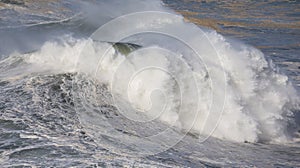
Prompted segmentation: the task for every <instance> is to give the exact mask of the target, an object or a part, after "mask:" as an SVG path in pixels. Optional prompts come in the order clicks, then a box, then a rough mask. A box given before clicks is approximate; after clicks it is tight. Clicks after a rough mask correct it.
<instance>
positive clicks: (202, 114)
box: [26, 17, 299, 142]
mask: <svg viewBox="0 0 300 168" xmlns="http://www.w3.org/2000/svg"><path fill="white" fill-rule="evenodd" d="M178 19H179V20H176V21H174V22H172V23H170V24H174V25H175V26H174V25H173V26H171V27H169V25H168V24H169V21H170V20H168V23H166V25H165V26H162V27H157V25H156V24H155V23H153V22H151V20H149V21H147V20H145V21H144V22H142V23H143V25H144V26H141V22H138V23H139V24H137V25H134V24H131V25H130V26H131V27H134V26H136V28H137V29H145V27H146V28H149V27H153V28H154V29H155V30H164V31H166V30H168V29H169V28H171V30H170V31H171V32H182V36H185V37H186V38H188V39H189V42H194V41H200V42H201V43H193V44H192V47H195V48H197V47H198V49H200V50H201V58H202V60H204V61H203V62H202V63H199V64H195V65H191V64H193V61H191V60H190V59H189V58H190V57H191V55H189V54H186V53H188V52H187V51H186V49H178V48H173V49H174V50H173V51H172V52H166V50H163V49H161V48H160V47H158V46H152V47H150V48H145V50H143V49H141V50H138V51H136V52H133V53H132V54H131V55H129V56H127V57H126V56H124V55H121V54H118V53H117V52H116V51H115V50H114V49H113V48H112V47H111V45H110V44H108V43H99V42H93V40H91V39H79V40H74V39H70V38H67V40H66V41H71V42H66V43H64V44H61V43H55V42H48V43H46V44H45V45H44V46H43V47H42V48H41V50H40V51H38V52H34V53H31V54H28V56H27V59H26V61H27V62H28V63H31V64H34V65H35V66H38V67H40V68H41V67H42V68H43V69H44V70H45V69H48V70H49V69H52V70H55V72H57V71H59V72H80V73H85V74H88V75H89V76H91V77H93V78H95V79H96V80H98V82H102V83H106V84H108V85H109V86H110V89H111V91H112V92H113V93H114V95H118V97H120V98H122V99H124V100H127V102H129V103H130V104H131V105H132V108H133V109H135V110H138V111H140V112H143V113H145V114H148V115H149V117H150V118H156V117H159V118H160V119H161V120H162V121H163V122H166V123H169V124H170V125H175V126H177V127H180V128H182V129H185V130H189V129H191V131H193V132H196V133H199V134H203V135H209V134H211V132H212V131H213V133H212V136H214V137H217V138H221V139H227V140H232V141H238V142H243V141H249V142H257V141H272V142H274V141H275V142H285V141H287V140H290V139H291V138H292V135H291V134H288V132H287V127H288V125H289V124H292V123H293V112H292V110H293V109H294V108H297V105H298V102H299V100H298V99H299V98H298V95H297V92H296V90H295V89H294V88H293V86H292V84H291V83H290V82H289V81H288V77H287V76H286V75H284V74H281V73H279V72H278V70H277V69H276V68H274V67H275V66H274V65H273V64H272V63H271V62H268V61H267V60H266V59H265V57H264V54H263V53H262V52H260V51H259V50H257V49H255V48H253V47H250V46H247V45H244V44H242V43H240V42H231V41H228V40H226V38H224V37H223V36H221V35H219V34H217V33H216V32H215V31H211V30H204V29H203V30H201V28H198V27H196V26H195V25H192V24H189V23H185V22H184V21H183V19H182V18H181V17H179V18H178ZM162 20H164V19H162ZM147 23H149V25H147ZM159 24H160V25H162V24H161V22H160V23H159ZM127 26H128V25H127ZM176 28H177V29H178V30H177V29H176ZM122 29H126V27H122ZM198 30H201V31H203V33H204V34H205V37H206V38H202V39H195V38H197V37H196V36H195V34H194V33H195V32H197V31H198ZM208 39H209V40H208ZM154 43H155V41H154ZM169 44H172V42H170V43H169ZM208 45H211V46H213V48H212V47H206V46H208ZM178 50H179V51H178ZM216 53H217V54H218V56H219V57H218V58H219V59H220V60H221V61H220V60H216V59H214V58H215V56H214V55H215V54H216ZM224 75H225V78H224ZM212 78H213V80H211V79H212ZM224 79H225V81H223V80H224ZM218 83H225V85H222V84H220V85H218ZM224 91H226V95H225V96H226V97H223V96H222V95H223V92H224ZM223 99H224V100H225V101H224V102H223ZM213 101H215V102H217V104H213V103H212V102H213ZM223 104H224V106H223ZM216 105H217V106H222V109H223V111H222V113H221V112H220V111H218V110H214V109H213V108H212V106H216ZM124 108H125V107H124ZM126 108H127V107H126ZM220 115H221V117H220ZM128 117H136V116H134V115H131V114H128ZM219 117H220V120H218V119H219ZM135 119H137V118H135Z"/></svg>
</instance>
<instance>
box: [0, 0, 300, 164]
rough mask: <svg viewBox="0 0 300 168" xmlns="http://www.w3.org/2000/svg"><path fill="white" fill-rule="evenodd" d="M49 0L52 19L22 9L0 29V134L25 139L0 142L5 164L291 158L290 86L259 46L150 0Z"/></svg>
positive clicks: (293, 108) (294, 140)
mask: <svg viewBox="0 0 300 168" xmlns="http://www.w3.org/2000/svg"><path fill="white" fill-rule="evenodd" d="M59 5H61V6H63V7H65V8H67V9H69V10H70V13H67V14H65V15H62V16H61V20H62V21H61V22H60V21H59V20H56V21H55V22H49V23H48V22H43V23H42V24H38V23H37V24H34V25H32V24H28V23H26V22H25V21H26V19H27V18H23V19H24V20H25V21H24V23H25V24H24V25H19V26H17V27H16V25H12V27H13V28H5V27H4V28H2V29H1V30H0V34H1V40H0V44H1V45H0V54H1V61H0V71H1V73H0V80H1V81H0V85H1V87H2V88H3V89H1V100H4V101H1V103H2V104H1V108H0V109H1V112H2V115H1V116H0V117H1V118H0V124H1V129H2V130H3V132H4V133H3V135H4V134H5V135H6V137H9V136H12V135H15V134H16V136H17V137H16V138H15V139H14V140H11V141H8V142H6V141H5V139H7V138H2V139H1V142H4V144H7V146H9V145H12V143H16V142H19V143H20V142H22V141H23V140H24V139H26V140H28V139H29V141H30V140H32V141H34V142H33V143H27V142H24V143H23V142H22V143H21V145H20V147H19V146H17V147H10V148H12V149H11V150H10V151H7V150H5V145H2V146H1V147H0V149H1V157H2V158H1V160H2V161H3V163H4V165H6V166H7V165H10V164H12V162H13V161H16V160H18V159H19V161H18V162H17V164H20V165H22V163H25V162H26V163H27V164H29V165H30V160H34V163H35V164H36V165H45V164H46V163H45V162H42V160H41V158H40V159H38V158H39V157H38V155H43V156H47V157H49V158H48V161H51V160H52V161H53V160H56V158H57V157H58V156H56V155H54V154H53V155H52V154H51V153H56V154H57V155H60V156H62V157H65V158H68V157H69V155H72V154H74V155H76V156H78V158H77V160H76V159H75V160H76V162H80V163H78V165H82V164H87V163H95V162H100V161H99V160H101V162H103V163H108V162H109V163H111V165H114V164H117V163H120V164H121V165H125V164H126V165H128V164H129V165H132V163H131V161H133V162H134V163H137V164H138V165H140V166H145V165H152V166H166V167H167V166H170V165H171V166H172V164H174V165H176V166H183V165H185V166H189V167H193V166H195V165H198V166H203V165H206V166H207V165H210V166H224V165H231V166H243V165H249V164H254V162H256V161H257V160H259V159H260V163H259V164H257V165H258V166H259V165H260V166H262V165H265V164H267V163H271V162H270V158H275V160H276V161H278V162H284V163H286V158H289V157H291V158H292V160H293V161H292V162H291V163H290V165H292V166H294V165H296V164H297V163H299V160H297V152H296V151H297V149H299V147H297V145H298V138H299V135H298V134H299V133H298V130H299V120H298V119H297V115H298V116H299V114H298V113H299V112H298V111H299V96H298V93H297V90H296V89H295V87H294V86H293V84H292V82H291V80H290V79H289V77H288V76H287V75H285V74H284V73H282V72H281V71H280V70H279V69H278V67H277V66H276V65H275V64H274V63H273V61H272V60H270V59H266V56H265V55H264V53H263V52H261V51H260V50H258V49H256V48H254V47H252V46H249V45H246V44H244V43H243V42H241V41H238V40H234V39H228V38H226V37H225V36H223V35H221V34H219V33H217V32H216V31H215V30H211V29H209V28H204V27H199V26H196V25H194V24H193V23H190V22H187V21H186V20H185V19H184V18H183V16H181V15H179V14H176V13H175V12H174V11H173V10H171V9H169V8H167V7H166V5H165V4H164V3H163V2H161V1H159V0H154V1H153V0H143V1H137V0H127V1H114V0H113V1H91V2H81V1H78V2H77V1H76V2H73V3H69V2H65V3H59ZM72 9H73V10H72ZM79 11H80V12H79ZM46 16H47V15H46ZM8 18H9V17H8ZM46 20H47V19H46ZM99 27H100V28H99ZM98 28H99V29H98ZM115 42H121V43H119V44H115ZM133 44H134V45H133ZM128 47H129V48H128ZM122 48H123V49H124V48H125V49H124V50H122ZM20 123H21V124H20ZM15 125H16V126H15ZM20 125H21V126H24V127H25V128H26V129H25V128H24V129H23V128H21V129H20V131H19V128H15V127H17V126H18V127H19V126H20ZM16 130H18V131H16ZM70 141H71V143H69V142H70ZM179 142H180V143H179ZM244 142H249V143H251V144H243V143H244ZM178 143H179V144H178ZM252 143H253V144H252ZM70 144H71V145H70ZM251 145H252V146H251ZM259 145H261V146H264V145H265V146H264V148H260V147H259ZM60 146H62V147H63V148H60ZM69 147H70V149H69ZM66 149H68V150H67V151H66V153H64V152H62V151H63V150H66ZM221 149H223V150H224V151H223V152H220V150H221ZM272 149H274V150H277V149H278V150H279V149H280V150H284V151H285V152H286V153H285V154H282V155H279V154H278V155H277V153H276V154H274V155H273V154H271V153H272V152H273V151H272ZM26 150H27V151H26ZM61 150H62V151H61ZM173 150H174V151H173ZM230 150H233V151H234V152H233V154H232V155H231V156H228V158H226V155H227V152H229V151H230ZM32 151H33V152H32ZM34 151H35V154H36V155H35V154H34ZM253 151H258V152H260V154H259V156H260V157H259V158H258V157H254V156H255V155H256V154H254V153H253ZM21 152H24V154H22V153H21ZM199 152H200V153H201V152H203V153H201V154H200V153H199ZM95 153H97V154H95ZM187 153H192V154H191V155H190V156H191V157H190V158H186V159H176V158H177V157H178V158H179V157H180V156H182V155H185V154H187ZM214 154H215V155H214ZM149 155H150V156H149ZM151 155H153V156H151ZM172 155H173V157H171V156H172ZM26 156H28V157H26ZM87 156H88V157H87ZM89 156H91V157H89ZM104 156H105V157H104ZM237 156H240V157H239V159H236V160H233V158H235V157H237ZM103 157H104V158H103ZM114 157H118V158H119V160H118V161H114V160H113V159H111V158H114ZM139 157H141V158H139ZM218 157H221V158H224V159H217V158H218ZM83 158H85V159H83ZM100 158H101V159H100ZM159 158H171V160H172V161H173V163H168V162H164V161H161V160H160V159H159ZM72 159H74V158H72ZM1 160H0V161H1ZM75 160H73V161H71V162H69V163H66V162H64V161H62V160H61V161H60V162H59V163H58V165H65V166H72V165H77V164H75V163H74V162H75ZM95 160H96V161H95ZM189 161H192V162H193V163H194V164H191V163H188V162H189ZM98 164H100V163H98ZM188 164H190V165H188ZM286 164H287V163H286ZM47 165H48V163H47ZM273 165H276V164H273ZM287 165H289V164H287Z"/></svg>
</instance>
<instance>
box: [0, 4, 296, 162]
mask: <svg viewBox="0 0 300 168" xmlns="http://www.w3.org/2000/svg"><path fill="white" fill-rule="evenodd" d="M24 2H25V1H19V0H15V1H14V0H11V1H0V55H1V57H0V58H1V60H0V167H299V166H300V146H299V141H293V142H289V143H275V144H272V143H261V142H260V143H257V142H255V143H248V142H246V143H241V142H232V141H228V140H224V139H223V140H222V139H217V138H213V137H211V138H209V139H208V140H207V141H205V142H202V143H200V142H199V139H198V138H197V136H194V135H192V134H188V135H187V136H185V137H184V139H183V140H181V141H180V142H179V143H178V144H176V145H175V146H174V147H172V148H169V149H168V150H166V151H163V152H161V153H159V154H156V155H150V156H142V157H140V156H139V155H134V154H135V152H136V149H137V147H138V146H139V145H140V143H141V142H143V139H142V138H141V137H144V136H147V135H148V134H151V133H156V132H160V131H161V130H163V129H165V128H166V127H168V126H167V125H166V124H164V123H162V122H159V121H156V120H155V121H153V122H150V123H148V124H147V125H146V124H144V123H135V122H132V121H129V120H128V119H127V118H126V117H124V116H122V115H121V114H120V113H119V112H118V110H117V108H116V107H115V106H114V105H113V103H112V94H111V93H110V91H109V89H108V86H106V85H104V84H101V83H97V82H95V81H93V80H91V79H90V78H88V77H86V76H81V75H80V74H78V73H76V72H69V73H67V72H62V71H59V70H58V71H57V72H56V71H55V73H54V72H52V71H51V72H49V71H48V70H47V69H46V70H43V66H35V65H32V64H29V63H28V62H26V61H24V60H26V58H27V56H28V55H30V54H32V53H33V54H36V53H37V55H38V53H39V52H38V51H39V50H40V48H41V46H43V44H44V43H45V42H46V41H49V40H50V41H51V40H56V41H58V42H57V43H58V44H61V43H63V42H62V41H64V40H62V39H63V38H69V36H72V37H73V38H75V39H76V38H78V39H80V38H83V37H88V36H89V35H90V34H91V33H92V32H93V31H95V30H96V29H97V28H98V26H99V25H101V24H103V23H105V21H107V20H109V19H111V18H113V17H115V15H109V14H110V13H109V12H108V13H109V14H108V15H107V16H106V15H105V16H103V17H100V16H99V19H98V18H97V17H98V16H96V18H97V19H95V18H92V19H91V18H89V17H87V15H89V14H90V13H94V10H96V11H97V5H99V4H100V6H101V5H102V6H103V5H105V4H106V2H105V1H91V4H92V6H94V7H95V9H94V8H92V7H91V6H89V5H88V7H90V8H89V10H88V11H87V10H86V6H85V5H86V4H85V3H84V2H82V1H78V3H74V2H73V1H68V0H67V1H59V0H58V1H51V2H49V1H41V2H36V1H26V3H24ZM76 2H77V1H76ZM113 2H114V3H115V4H114V5H119V3H118V2H115V1H113ZM130 2H133V1H130ZM163 2H164V3H165V4H164V5H165V6H168V7H170V8H172V9H174V10H176V11H177V12H179V13H182V14H183V15H184V16H185V17H186V19H187V20H190V21H192V22H194V23H196V24H198V25H200V26H206V27H210V28H212V29H215V30H216V31H217V32H219V33H221V34H222V35H225V36H227V37H229V38H235V39H238V40H241V41H242V42H244V43H247V44H250V45H252V46H255V47H257V48H259V49H260V50H262V51H263V53H264V54H265V55H266V57H267V58H270V59H272V60H273V62H274V63H275V64H276V65H278V66H279V67H280V71H283V72H284V73H286V74H287V75H289V77H290V78H291V79H292V80H293V82H294V85H295V86H298V85H299V84H300V78H299V77H298V76H299V73H300V68H299V67H300V59H299V58H300V57H299V53H300V52H299V51H300V31H299V30H300V20H299V15H300V10H299V9H300V3H299V2H298V1H271V0H269V1H264V2H259V3H257V2H255V1H247V2H237V1H226V2H219V1H193V0H164V1H163ZM83 6H84V7H83ZM129 6H131V5H129ZM122 7H124V8H125V6H121V7H120V6H118V7H117V6H116V9H120V8H122ZM126 7H128V6H126ZM102 9H103V8H102ZM120 10H121V9H120ZM131 10H133V11H134V10H136V9H130V10H129V11H131ZM117 11H118V10H116V11H112V12H111V13H115V12H117ZM89 12H90V13H89ZM105 12H107V11H105ZM96 13H97V12H95V13H94V14H96ZM120 14H122V12H121V13H118V14H116V15H117V16H118V15H120ZM100 18H101V19H100ZM121 28H122V27H121V26H120V29H121ZM28 41H30V42H28ZM75 41H76V40H75ZM69 43H70V44H72V43H76V42H74V41H72V40H70V42H69ZM58 46H60V45H57V46H54V47H58ZM63 46H64V47H65V46H68V45H67V44H65V45H63ZM37 50H38V51H37ZM72 50H75V49H74V48H71V49H70V50H68V51H69V52H71V51H72ZM36 51H37V52H36ZM63 51H65V50H58V52H54V54H53V55H54V57H55V54H56V55H59V54H63ZM17 52H18V53H20V54H17ZM26 53H27V54H26ZM20 55H21V56H20ZM51 56H52V55H51ZM45 57H46V55H45ZM49 58H50V59H51V58H52V57H49ZM55 58H56V57H55ZM37 69H39V70H40V69H41V71H37ZM74 97H75V98H74ZM76 98H80V100H76ZM82 100H84V101H82ZM298 109H299V108H298ZM295 111H297V108H296V110H295ZM90 112H93V114H94V115H95V116H96V117H98V118H96V119H97V121H96V122H98V123H100V125H101V124H102V125H101V127H93V122H95V121H94V120H91V121H88V122H87V123H83V122H82V121H85V120H83V119H82V118H83V116H84V117H90V116H89V114H90ZM82 114H84V115H82ZM91 116H92V117H93V115H91ZM297 117H298V118H300V115H299V113H296V112H295V116H294V118H292V120H295V122H298V120H297V119H295V118H297ZM89 122H90V123H89ZM107 123H108V124H107ZM89 124H90V125H91V126H90V125H89ZM87 126H90V127H88V128H87ZM97 126H98V125H97ZM112 126H113V127H112ZM296 126H297V123H296ZM291 129H295V128H291ZM174 130H175V131H174V135H173V137H171V138H176V137H180V136H181V135H182V134H183V133H182V132H181V131H180V130H177V129H175V128H174ZM167 138H169V137H167ZM170 141H171V140H170ZM125 142H128V143H125ZM128 144H130V145H128ZM136 144H137V145H136ZM147 144H148V145H149V144H151V142H147ZM142 145H143V144H142ZM159 147H161V148H163V147H164V146H163V145H161V146H159ZM146 148H147V146H146ZM148 148H150V149H151V148H152V147H151V146H150V147H148ZM153 148H154V147H153ZM153 150H155V149H153ZM132 153H133V154H132Z"/></svg>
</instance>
